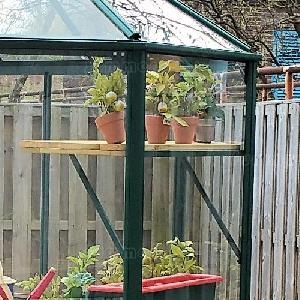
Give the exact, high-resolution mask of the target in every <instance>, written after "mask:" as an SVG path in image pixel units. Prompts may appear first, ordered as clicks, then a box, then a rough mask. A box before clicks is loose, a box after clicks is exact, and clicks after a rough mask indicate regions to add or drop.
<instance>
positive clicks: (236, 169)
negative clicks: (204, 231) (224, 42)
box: [228, 105, 244, 300]
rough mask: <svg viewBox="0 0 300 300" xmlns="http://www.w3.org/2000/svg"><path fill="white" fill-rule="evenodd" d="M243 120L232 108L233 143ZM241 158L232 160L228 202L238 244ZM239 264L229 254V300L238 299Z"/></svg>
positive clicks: (239, 110) (240, 137) (241, 112)
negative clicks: (229, 198)
mask: <svg viewBox="0 0 300 300" xmlns="http://www.w3.org/2000/svg"><path fill="white" fill-rule="evenodd" d="M243 120H244V107H243V106H239V105H237V106H236V107H234V132H233V140H234V141H235V142H242V141H243ZM242 170H243V167H242V158H241V157H235V158H233V159H232V184H231V185H232V190H231V201H230V206H231V208H230V211H231V213H230V215H231V218H230V224H229V231H230V232H231V234H232V236H233V238H234V239H235V241H236V242H237V243H238V241H239V238H240V217H241V202H242V176H243V172H242ZM239 271H240V270H239V264H238V260H237V257H236V256H235V254H234V253H233V252H232V250H231V251H230V252H229V273H230V288H229V296H228V298H229V299H231V300H234V299H238V298H239V275H240V272H239Z"/></svg>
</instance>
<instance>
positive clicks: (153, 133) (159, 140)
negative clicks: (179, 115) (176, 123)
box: [146, 115, 170, 144]
mask: <svg viewBox="0 0 300 300" xmlns="http://www.w3.org/2000/svg"><path fill="white" fill-rule="evenodd" d="M163 121H164V118H163V117H162V116H154V115H147V116H146V131H147V140H148V143H149V144H165V143H166V141H167V139H168V134H169V129H170V126H169V125H165V124H164V123H163Z"/></svg>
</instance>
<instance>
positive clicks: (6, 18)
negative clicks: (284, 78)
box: [0, 0, 260, 300]
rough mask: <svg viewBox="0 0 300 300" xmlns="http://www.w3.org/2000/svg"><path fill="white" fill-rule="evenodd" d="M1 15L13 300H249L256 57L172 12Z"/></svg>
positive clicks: (2, 163)
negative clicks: (43, 276) (54, 299)
mask: <svg viewBox="0 0 300 300" xmlns="http://www.w3.org/2000/svg"><path fill="white" fill-rule="evenodd" d="M0 8H1V11H0V87H1V95H0V100H1V101H0V144H1V145H0V151H1V156H0V172H1V177H2V178H3V180H2V181H1V182H0V183H1V185H0V219H2V220H3V222H2V223H3V226H2V225H0V235H1V237H0V261H1V262H2V266H3V272H4V275H6V276H7V277H4V278H12V279H11V282H7V284H8V286H10V285H11V284H12V283H14V282H15V280H16V281H17V282H18V283H17V284H15V287H14V298H15V299H19V298H22V297H25V298H26V297H27V296H28V295H26V294H25V296H24V294H23V293H22V288H23V289H24V290H25V292H26V291H27V293H28V292H32V290H33V289H34V288H35V287H36V285H37V284H38V282H39V281H40V278H41V277H40V276H41V275H44V274H46V273H47V272H48V273H47V275H46V277H45V278H46V279H45V282H46V284H42V286H43V288H42V290H43V289H45V288H46V287H47V286H48V285H49V286H50V287H51V286H52V289H49V288H48V290H47V291H46V292H45V293H44V299H47V298H48V299H50V298H52V299H53V298H60V297H61V298H86V299H126V300H138V299H153V300H156V299H157V300H158V299H172V300H173V299H174V300H175V299H176V300H196V299H206V300H209V299H231V300H232V299H243V300H244V299H250V270H251V220H252V200H253V199H252V198H253V197H252V194H253V191H252V185H253V171H254V131H255V102H256V68H257V62H258V61H259V59H260V56H259V55H257V54H254V53H251V51H250V48H249V47H248V46H247V45H245V44H244V43H243V42H241V41H239V40H238V39H236V38H235V37H234V36H233V35H231V34H230V33H228V32H226V31H224V30H223V29H222V28H221V27H219V26H217V25H215V24H214V23H212V22H210V21H209V20H208V19H206V18H205V17H203V16H201V15H199V14H197V13H196V12H195V11H194V10H192V9H190V8H189V7H188V6H186V5H185V4H183V3H181V2H180V1H176V0H147V1H143V0H109V1H106V0H77V1H70V0H60V1H58V0H2V1H0ZM229 85H230V86H232V85H234V86H236V87H239V86H244V88H243V89H240V88H237V89H236V90H238V91H239V92H238V93H237V92H234V91H235V89H233V92H228V91H227V89H226V87H227V86H229ZM2 208H3V210H2ZM2 223H0V224H2ZM0 271H1V270H0ZM54 273H56V274H54ZM35 274H37V275H35ZM54 275H55V276H54ZM53 276H54V277H53ZM0 279H1V272H0ZM48 279H49V280H48ZM4 281H5V280H4ZM50 281H51V282H50ZM20 282H21V283H20ZM30 282H31V283H30ZM45 282H44V283H45ZM40 289H41V288H40V286H39V287H38V288H37V290H40ZM0 292H1V289H0ZM35 292H36V290H35ZM42 292H43V291H41V293H42ZM38 294H39V293H38ZM36 295H37V294H34V296H32V295H31V298H29V299H36V298H39V297H40V296H41V295H39V296H36ZM29 297H30V296H29ZM0 299H1V297H0ZM4 299H5V298H4Z"/></svg>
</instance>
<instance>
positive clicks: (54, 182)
mask: <svg viewBox="0 0 300 300" xmlns="http://www.w3.org/2000/svg"><path fill="white" fill-rule="evenodd" d="M51 125H52V127H51V138H52V139H55V140H59V139H60V138H61V108H60V107H52V113H51ZM60 158H61V157H60V155H52V156H51V158H50V199H51V201H50V210H49V241H51V243H49V265H50V266H53V267H55V268H56V269H58V268H59V230H60V181H61V180H62V178H61V172H60Z"/></svg>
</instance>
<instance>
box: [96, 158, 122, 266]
mask: <svg viewBox="0 0 300 300" xmlns="http://www.w3.org/2000/svg"><path fill="white" fill-rule="evenodd" d="M97 169H98V172H97V174H98V177H97V195H98V196H99V198H100V200H101V203H102V205H103V207H104V209H105V211H106V214H107V216H108V217H109V219H110V221H111V224H112V225H113V226H114V224H115V209H123V206H122V207H116V205H115V201H116V200H115V199H116V197H115V196H116V195H115V186H116V177H115V176H116V158H110V157H98V162H97ZM96 220H97V221H96V224H97V225H96V241H97V244H99V245H100V246H101V251H100V260H101V261H102V260H104V259H105V258H107V257H108V256H109V255H111V254H113V253H114V252H115V247H114V243H113V241H112V240H111V238H110V236H109V235H108V233H107V231H106V229H105V227H104V225H103V223H102V221H101V219H100V218H99V216H98V214H97V216H96Z"/></svg>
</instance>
